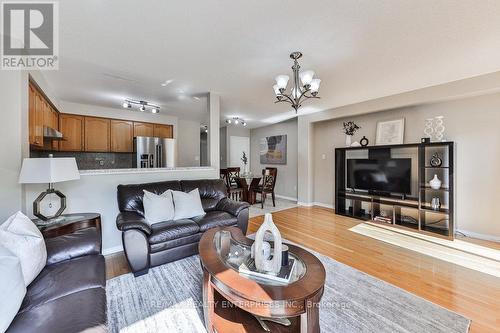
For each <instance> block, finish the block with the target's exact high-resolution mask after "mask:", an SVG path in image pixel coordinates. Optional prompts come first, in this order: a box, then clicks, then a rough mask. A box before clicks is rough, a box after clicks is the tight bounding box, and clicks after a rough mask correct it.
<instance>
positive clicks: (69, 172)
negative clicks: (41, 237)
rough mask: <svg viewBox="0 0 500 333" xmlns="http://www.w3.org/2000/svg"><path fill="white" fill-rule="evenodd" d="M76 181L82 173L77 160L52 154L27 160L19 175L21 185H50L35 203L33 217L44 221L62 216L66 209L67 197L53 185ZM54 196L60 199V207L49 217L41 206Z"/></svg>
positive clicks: (50, 206)
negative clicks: (41, 209) (47, 197)
mask: <svg viewBox="0 0 500 333" xmlns="http://www.w3.org/2000/svg"><path fill="white" fill-rule="evenodd" d="M76 179H80V172H79V171H78V167H77V165H76V160H75V158H74V157H63V158H54V157H52V154H50V155H49V157H48V158H25V159H24V160H23V165H22V167H21V173H20V175H19V183H21V184H43V183H48V184H49V188H48V189H47V190H45V191H44V192H42V193H41V194H40V195H39V196H38V197H37V198H36V199H35V201H34V202H33V215H35V216H36V217H38V218H39V219H41V220H44V221H47V220H49V219H53V218H56V217H58V216H60V215H61V214H62V212H63V211H64V210H65V209H66V196H64V194H62V193H61V192H60V191H57V190H55V189H54V188H53V186H52V184H53V183H59V182H65V181H68V180H76ZM52 194H54V195H56V196H58V197H59V200H60V206H59V209H58V210H57V212H56V213H55V214H54V215H53V216H49V217H48V216H45V215H44V214H42V213H41V211H40V206H41V204H42V201H43V199H44V198H45V197H46V196H48V195H52ZM48 207H49V208H52V202H50V203H49V205H48Z"/></svg>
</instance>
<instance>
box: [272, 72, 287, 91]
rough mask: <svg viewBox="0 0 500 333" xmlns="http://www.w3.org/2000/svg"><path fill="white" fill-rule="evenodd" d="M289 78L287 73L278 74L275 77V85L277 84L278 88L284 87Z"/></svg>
mask: <svg viewBox="0 0 500 333" xmlns="http://www.w3.org/2000/svg"><path fill="white" fill-rule="evenodd" d="M289 79H290V77H289V76H288V75H278V76H276V78H275V80H276V85H277V86H278V88H283V89H286V86H287V85H288V80H289Z"/></svg>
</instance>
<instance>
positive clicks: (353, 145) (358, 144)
mask: <svg viewBox="0 0 500 333" xmlns="http://www.w3.org/2000/svg"><path fill="white" fill-rule="evenodd" d="M351 147H361V143H359V142H358V141H354V142H353V143H351Z"/></svg>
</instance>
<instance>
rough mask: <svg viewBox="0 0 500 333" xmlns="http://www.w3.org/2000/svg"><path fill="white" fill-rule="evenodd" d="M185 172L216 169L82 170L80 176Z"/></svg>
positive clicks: (213, 169) (212, 168) (212, 169)
mask: <svg viewBox="0 0 500 333" xmlns="http://www.w3.org/2000/svg"><path fill="white" fill-rule="evenodd" d="M185 171H216V169H215V168H214V167H177V168H151V169H146V168H145V169H96V170H80V176H99V175H124V174H151V173H168V172H185Z"/></svg>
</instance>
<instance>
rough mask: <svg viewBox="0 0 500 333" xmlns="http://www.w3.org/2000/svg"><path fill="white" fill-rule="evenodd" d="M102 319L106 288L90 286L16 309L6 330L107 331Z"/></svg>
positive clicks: (38, 332)
mask: <svg viewBox="0 0 500 333" xmlns="http://www.w3.org/2000/svg"><path fill="white" fill-rule="evenodd" d="M82 273H83V272H82ZM106 322H107V318H106V290H105V289H104V288H92V289H87V290H83V291H80V292H77V293H73V294H70V295H67V296H63V297H60V298H57V299H55V300H53V301H50V302H47V303H43V304H40V305H39V306H37V307H35V308H32V309H30V310H29V311H25V312H21V313H19V314H18V315H17V316H16V317H15V318H14V321H13V322H12V324H11V325H10V327H9V329H8V330H7V332H8V333H26V332H36V333H55V332H85V333H101V332H102V333H105V332H107V329H106Z"/></svg>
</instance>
